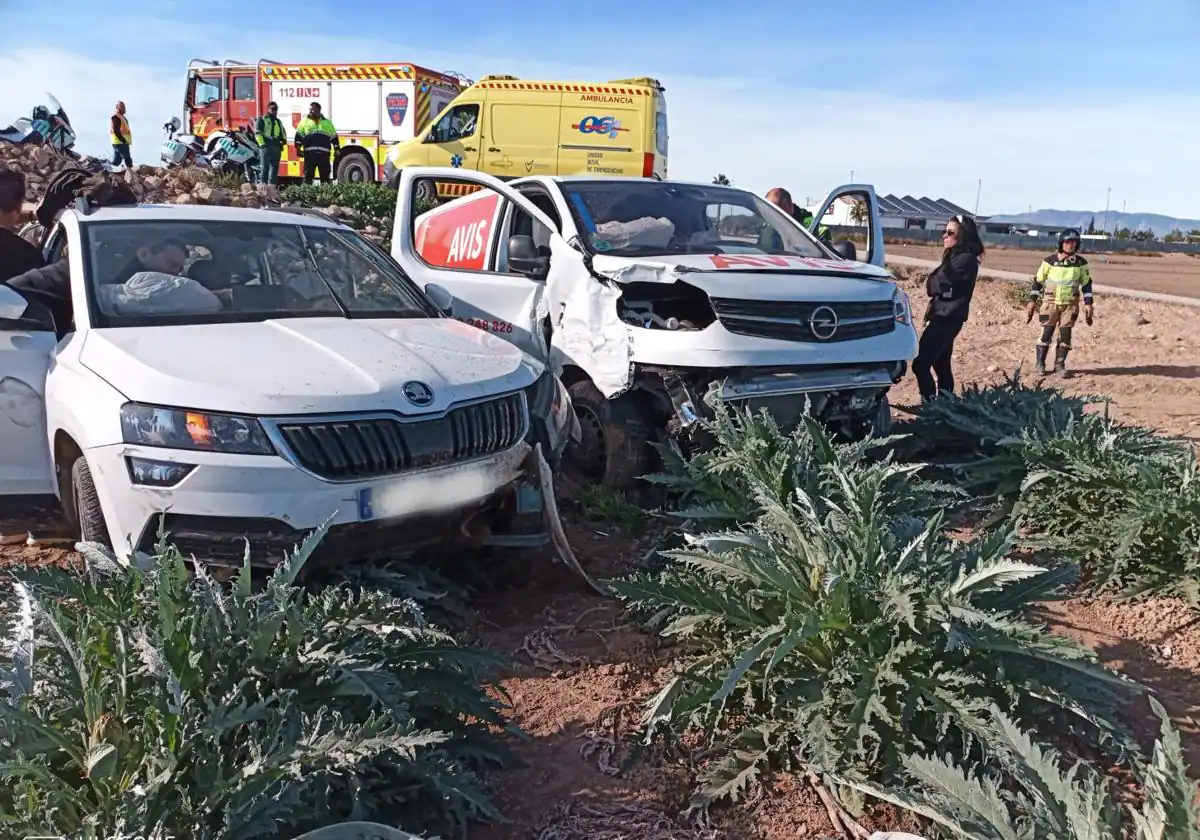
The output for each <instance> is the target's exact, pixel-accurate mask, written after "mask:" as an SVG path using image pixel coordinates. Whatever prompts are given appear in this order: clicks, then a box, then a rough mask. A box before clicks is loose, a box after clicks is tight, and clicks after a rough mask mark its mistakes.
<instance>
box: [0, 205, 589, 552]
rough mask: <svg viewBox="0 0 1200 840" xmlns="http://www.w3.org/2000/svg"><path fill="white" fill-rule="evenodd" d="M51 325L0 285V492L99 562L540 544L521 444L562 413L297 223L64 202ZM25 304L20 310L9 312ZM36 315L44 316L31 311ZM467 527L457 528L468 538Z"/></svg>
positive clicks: (517, 360)
mask: <svg viewBox="0 0 1200 840" xmlns="http://www.w3.org/2000/svg"><path fill="white" fill-rule="evenodd" d="M64 247H66V248H67V251H66V252H65V253H66V259H67V260H68V261H69V267H70V280H71V297H72V307H73V316H74V317H73V320H74V323H73V325H70V324H66V325H64V324H59V325H57V333H58V334H57V335H56V332H55V330H54V325H53V324H52V323H51V321H50V320H49V319H48V318H47V315H46V313H45V311H40V312H39V308H40V307H39V302H38V301H37V300H36V296H34V295H32V294H30V293H28V292H26V293H25V294H24V295H22V294H18V293H17V292H16V291H14V290H13V289H11V288H8V287H5V286H0V494H5V495H41V494H53V495H55V496H57V497H58V498H59V499H60V500H61V502H62V505H63V508H64V510H65V512H66V514H67V516H68V518H69V519H70V520H72V521H73V522H74V523H75V524H76V525H77V527H78V531H79V533H80V536H81V537H82V539H85V540H95V541H98V542H101V543H107V544H109V545H111V546H112V547H113V548H114V549H115V550H116V551H117V553H118V554H125V553H128V552H131V551H133V550H136V549H141V550H150V549H152V548H153V546H154V544H155V542H156V539H157V535H158V533H159V528H160V520H161V525H162V527H163V529H164V530H165V531H167V532H169V533H170V535H171V538H172V540H173V541H174V542H175V543H176V544H177V545H178V546H179V547H180V548H181V549H182V550H183V551H184V552H185V553H186V554H192V555H194V556H196V557H197V558H198V559H202V560H205V561H207V562H209V563H213V564H216V565H221V564H223V563H225V564H239V565H240V562H241V558H242V556H243V552H244V550H245V544H246V540H248V541H249V544H250V547H251V558H252V560H253V561H255V562H260V563H268V564H269V563H272V562H274V561H277V560H278V559H279V557H280V555H281V552H282V551H285V550H288V549H291V548H292V547H293V546H294V545H296V544H297V543H298V542H300V541H301V540H302V539H303V537H304V536H305V535H306V533H307V532H309V531H310V530H312V529H314V528H316V527H318V526H320V525H321V524H322V523H325V522H326V521H330V522H331V529H330V533H329V535H328V536H327V537H326V540H325V542H324V543H323V545H322V549H323V550H329V551H331V552H332V551H334V550H335V549H337V550H338V551H340V553H341V555H342V556H348V555H350V554H358V553H366V552H368V551H370V550H373V549H396V548H398V547H402V546H407V545H414V544H419V543H423V542H427V541H431V540H435V539H440V538H443V537H446V536H453V535H455V534H457V535H462V534H464V533H470V534H471V535H480V534H483V535H486V534H487V533H489V529H490V532H491V533H493V534H494V537H493V539H494V540H495V541H496V543H498V544H504V543H505V540H508V544H528V543H530V542H539V541H540V542H544V541H545V535H544V534H542V533H541V528H540V525H541V521H542V520H541V506H540V497H539V495H538V493H537V492H536V491H537V487H538V482H537V478H538V476H537V471H536V466H533V467H531V466H530V463H529V462H530V461H531V457H530V455H531V446H532V445H533V443H534V442H539V443H542V444H543V446H542V449H543V451H544V453H545V456H546V458H547V459H553V458H554V457H555V455H556V453H558V452H560V451H561V449H562V447H563V445H564V444H565V441H566V436H567V435H568V434H569V433H570V428H571V424H572V423H573V415H572V412H571V409H570V402H569V398H568V397H567V395H566V392H565V390H564V388H563V386H562V385H561V383H560V382H559V381H558V379H557V378H556V377H555V376H554V375H553V374H552V373H550V372H549V371H548V370H546V368H545V365H544V364H543V363H542V362H540V361H537V360H535V359H533V358H531V357H530V356H528V355H527V354H525V353H523V352H522V351H521V350H520V349H518V348H517V347H515V346H514V345H512V344H510V343H508V342H506V341H503V340H502V339H501V338H499V337H497V336H492V335H488V334H486V333H483V332H481V331H479V330H477V329H474V328H473V327H470V326H467V325H465V324H462V323H459V322H457V321H455V320H453V319H451V318H448V317H446V316H445V315H444V313H443V312H442V311H440V310H439V309H438V308H437V307H436V306H434V305H433V303H432V302H431V301H430V300H429V299H428V298H427V297H426V296H425V295H424V294H423V293H422V292H421V291H420V290H419V289H418V288H417V287H416V286H415V285H414V284H413V283H412V282H411V281H410V280H409V279H408V278H407V277H406V276H405V274H404V272H403V271H402V270H401V269H400V268H399V267H398V266H397V265H396V264H395V263H394V262H393V261H392V260H391V258H390V257H389V256H388V255H387V254H386V253H385V252H384V251H382V250H380V249H379V248H377V247H376V246H374V245H373V244H372V243H370V242H369V241H367V240H366V239H364V238H363V237H362V236H360V235H359V234H357V233H356V232H354V231H352V230H350V229H349V228H346V227H343V226H341V225H339V224H337V223H336V222H334V221H332V220H329V219H326V218H323V217H318V216H317V215H314V214H310V213H305V212H287V211H261V210H247V209H237V208H216V207H182V206H169V207H165V206H162V207H160V206H139V207H121V208H103V209H99V210H95V211H93V212H92V213H90V214H88V213H86V212H85V211H83V210H81V209H78V210H69V211H67V212H66V213H64V214H63V216H62V217H61V219H60V220H59V222H58V223H57V224H56V225H55V227H54V228H52V229H51V231H50V233H49V235H48V237H47V239H46V242H45V255H44V256H45V257H46V259H47V262H48V263H50V262H54V261H56V260H59V259H61V258H63V254H64V250H63V249H64ZM31 299H33V300H32V301H31ZM42 309H44V308H42ZM476 526H479V527H476Z"/></svg>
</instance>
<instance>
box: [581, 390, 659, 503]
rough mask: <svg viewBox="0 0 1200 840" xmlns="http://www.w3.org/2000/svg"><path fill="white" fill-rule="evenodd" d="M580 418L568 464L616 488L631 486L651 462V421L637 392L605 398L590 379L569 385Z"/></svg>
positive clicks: (644, 472)
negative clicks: (575, 440) (576, 440)
mask: <svg viewBox="0 0 1200 840" xmlns="http://www.w3.org/2000/svg"><path fill="white" fill-rule="evenodd" d="M567 390H568V392H569V393H570V394H571V402H572V404H573V405H574V407H575V416H576V417H578V418H579V432H580V441H579V443H572V444H570V445H569V446H568V448H567V451H566V458H565V460H566V466H567V468H568V469H569V470H570V471H571V472H573V473H576V474H577V475H578V476H579V477H580V478H582V479H584V480H586V481H589V482H593V483H595V484H601V485H603V486H605V487H610V488H612V489H614V490H628V489H630V488H632V487H633V486H634V485H635V484H636V483H637V480H638V478H640V477H641V476H643V475H645V474H646V471H647V468H648V467H649V463H650V440H651V437H650V423H649V420H648V418H647V412H646V410H645V408H644V407H643V403H642V400H641V398H640V397H639V395H638V394H637V393H626V394H622V395H621V396H619V397H616V398H615V399H611V400H608V399H605V398H604V395H603V394H601V393H600V391H599V390H597V388H596V386H595V385H593V384H592V383H591V382H589V381H587V380H583V381H580V382H576V383H575V384H573V385H571V386H570V387H569V388H568V389H567Z"/></svg>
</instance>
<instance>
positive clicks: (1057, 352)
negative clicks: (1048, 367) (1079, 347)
mask: <svg viewBox="0 0 1200 840" xmlns="http://www.w3.org/2000/svg"><path fill="white" fill-rule="evenodd" d="M1070 352H1071V348H1070V347H1063V346H1062V345H1061V344H1060V345H1058V346H1057V347H1056V348H1054V372H1055V373H1057V374H1058V375H1059V376H1061V377H1062V378H1063V379H1070V378H1071V371H1069V370H1067V354H1068V353H1070Z"/></svg>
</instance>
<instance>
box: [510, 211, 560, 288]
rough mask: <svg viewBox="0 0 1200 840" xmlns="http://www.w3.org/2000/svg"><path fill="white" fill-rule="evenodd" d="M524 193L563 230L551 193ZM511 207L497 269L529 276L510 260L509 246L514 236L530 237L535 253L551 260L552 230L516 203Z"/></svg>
mask: <svg viewBox="0 0 1200 840" xmlns="http://www.w3.org/2000/svg"><path fill="white" fill-rule="evenodd" d="M522 194H523V195H524V197H525V198H527V199H529V201H530V203H531V204H533V205H534V206H536V207H537V208H538V209H539V210H541V211H542V212H543V213H545V214H546V215H547V216H549V217H550V220H551V221H552V222H554V224H555V227H556V228H557V229H558V231H560V232H561V230H562V219H561V218H560V217H559V215H558V210H557V209H556V208H555V207H554V202H553V200H551V198H550V196H549V195H546V194H545V193H542V192H536V193H534V192H526V191H524V190H522ZM509 208H510V213H509V224H508V237H507V239H504V241H502V242H500V243H499V247H498V250H497V254H496V270H497V271H501V272H504V273H506V274H523V275H526V276H528V274H527V272H525V271H521V270H519V269H517V268H515V267H514V266H513V265H512V263H511V262H510V261H509V248H510V245H511V244H512V238H513V237H514V236H527V237H529V238H530V239H531V240H533V247H534V254H535V255H536V256H538V257H545V258H546V259H547V260H549V259H550V236H551V231H550V229H549V228H547V227H546V226H545V225H544V224H542V223H541V222H539V221H537V220H536V219H534V218H533V216H531V215H529V214H528V213H526V212H525V211H524V210H522V209H521V208H520V207H518V206H517V205H516V204H511V203H510V204H509Z"/></svg>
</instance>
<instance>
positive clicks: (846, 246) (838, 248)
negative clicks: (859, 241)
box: [833, 239, 858, 262]
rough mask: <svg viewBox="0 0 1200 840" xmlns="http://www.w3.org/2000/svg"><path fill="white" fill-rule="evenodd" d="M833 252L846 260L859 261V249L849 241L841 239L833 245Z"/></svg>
mask: <svg viewBox="0 0 1200 840" xmlns="http://www.w3.org/2000/svg"><path fill="white" fill-rule="evenodd" d="M833 252H834V253H835V254H837V255H838V256H839V257H841V258H842V259H844V260H850V261H851V262H857V261H858V249H857V248H856V247H854V243H853V242H851V241H850V240H849V239H839V240H838V241H837V242H834V243H833Z"/></svg>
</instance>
